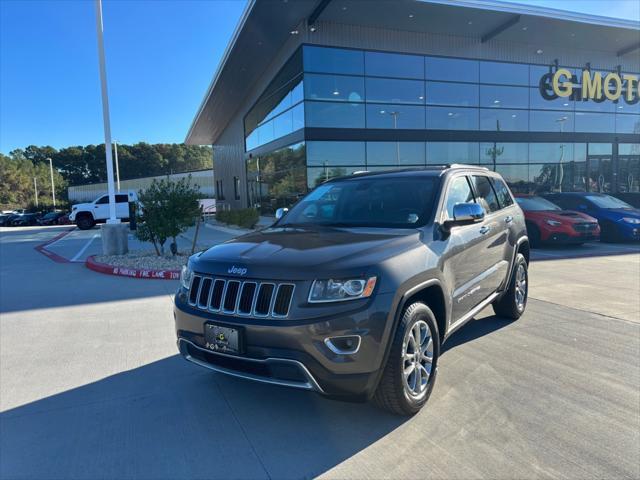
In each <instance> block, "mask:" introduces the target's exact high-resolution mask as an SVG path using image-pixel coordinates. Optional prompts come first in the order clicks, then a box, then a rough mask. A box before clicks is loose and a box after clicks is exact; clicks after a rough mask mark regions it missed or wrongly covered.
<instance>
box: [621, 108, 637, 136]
mask: <svg viewBox="0 0 640 480" xmlns="http://www.w3.org/2000/svg"><path fill="white" fill-rule="evenodd" d="M616 133H640V115H631V114H622V113H621V114H619V115H616Z"/></svg>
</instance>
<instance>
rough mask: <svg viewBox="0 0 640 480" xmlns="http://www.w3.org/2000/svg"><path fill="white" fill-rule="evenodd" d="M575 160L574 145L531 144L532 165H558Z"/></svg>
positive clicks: (530, 159)
mask: <svg viewBox="0 0 640 480" xmlns="http://www.w3.org/2000/svg"><path fill="white" fill-rule="evenodd" d="M571 160H573V144H572V143H534V142H532V143H530V144H529V161H530V162H531V163H557V162H568V161H571Z"/></svg>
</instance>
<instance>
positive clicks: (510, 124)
mask: <svg viewBox="0 0 640 480" xmlns="http://www.w3.org/2000/svg"><path fill="white" fill-rule="evenodd" d="M480 130H486V131H493V132H507V131H511V132H526V131H527V130H529V118H528V115H527V112H526V111H524V110H502V109H492V108H481V109H480Z"/></svg>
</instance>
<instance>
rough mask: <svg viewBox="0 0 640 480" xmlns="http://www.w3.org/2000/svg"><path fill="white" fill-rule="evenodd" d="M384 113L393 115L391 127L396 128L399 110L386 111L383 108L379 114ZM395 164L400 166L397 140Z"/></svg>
mask: <svg viewBox="0 0 640 480" xmlns="http://www.w3.org/2000/svg"><path fill="white" fill-rule="evenodd" d="M385 113H386V114H389V115H391V116H392V117H393V129H394V130H397V129H398V116H399V115H400V112H397V111H393V112H387V111H385V110H380V114H382V115H384V114H385ZM396 166H400V142H398V141H396Z"/></svg>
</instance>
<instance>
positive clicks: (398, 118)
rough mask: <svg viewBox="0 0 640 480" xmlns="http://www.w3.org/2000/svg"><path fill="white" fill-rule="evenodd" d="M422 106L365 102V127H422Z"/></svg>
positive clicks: (423, 116) (423, 118) (423, 119)
mask: <svg viewBox="0 0 640 480" xmlns="http://www.w3.org/2000/svg"><path fill="white" fill-rule="evenodd" d="M424 122H425V110H424V107H419V106H414V105H386V104H379V103H370V104H367V128H387V129H396V128H408V129H424V125H425V124H424Z"/></svg>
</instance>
